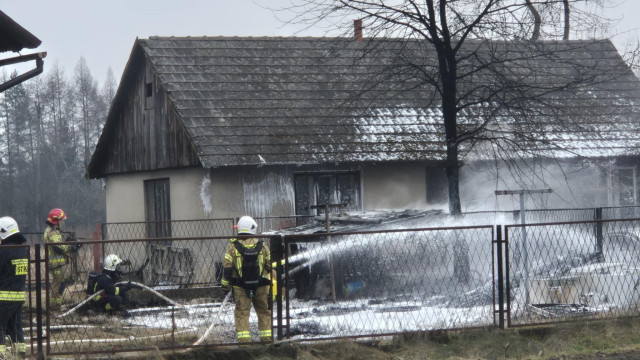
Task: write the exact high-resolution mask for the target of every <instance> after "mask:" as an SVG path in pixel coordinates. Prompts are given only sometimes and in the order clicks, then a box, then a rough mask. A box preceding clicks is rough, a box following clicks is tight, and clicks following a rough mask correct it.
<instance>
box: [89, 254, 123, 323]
mask: <svg viewBox="0 0 640 360" xmlns="http://www.w3.org/2000/svg"><path fill="white" fill-rule="evenodd" d="M122 263H123V261H122V259H121V258H120V257H119V256H118V255H116V254H110V255H107V256H106V257H105V258H104V262H103V263H102V273H101V274H100V275H98V277H97V279H96V280H95V284H94V285H93V293H96V292H100V295H98V296H96V297H95V298H93V307H94V308H97V309H99V310H105V311H113V310H118V309H120V307H121V306H122V305H124V304H126V303H127V302H128V301H129V290H131V282H129V283H127V284H120V285H117V286H116V283H117V282H118V281H120V276H121V275H122V272H121V271H120V264H122Z"/></svg>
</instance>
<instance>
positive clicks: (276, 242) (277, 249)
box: [271, 236, 284, 340]
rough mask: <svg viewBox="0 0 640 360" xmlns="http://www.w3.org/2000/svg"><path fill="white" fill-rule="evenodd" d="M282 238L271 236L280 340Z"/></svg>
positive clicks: (277, 329)
mask: <svg viewBox="0 0 640 360" xmlns="http://www.w3.org/2000/svg"><path fill="white" fill-rule="evenodd" d="M282 240H283V238H282V237H280V236H272V237H271V263H272V264H274V263H275V264H276V266H275V269H274V270H275V271H276V292H277V296H276V336H277V339H278V340H282V339H283V338H284V337H283V333H282V298H283V297H284V294H283V293H282V292H283V291H282V288H283V286H282V264H283V262H282V259H283V256H282V253H283V252H282Z"/></svg>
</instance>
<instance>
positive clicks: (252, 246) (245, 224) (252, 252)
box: [221, 216, 272, 343]
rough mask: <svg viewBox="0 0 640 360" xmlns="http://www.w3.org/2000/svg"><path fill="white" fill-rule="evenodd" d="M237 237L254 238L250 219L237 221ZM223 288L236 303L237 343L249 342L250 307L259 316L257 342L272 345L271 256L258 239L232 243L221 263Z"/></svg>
mask: <svg viewBox="0 0 640 360" xmlns="http://www.w3.org/2000/svg"><path fill="white" fill-rule="evenodd" d="M237 229H238V235H255V234H256V231H257V229H258V224H256V222H255V220H253V218H251V217H250V216H243V217H241V218H240V219H239V220H238V225H237ZM222 267H223V272H222V281H221V284H222V287H223V288H225V289H226V290H232V291H233V296H234V299H235V306H236V308H235V312H234V320H235V325H236V333H237V336H238V342H250V341H251V333H250V330H249V314H250V312H251V304H253V308H254V309H255V311H256V314H257V315H258V330H259V331H260V341H261V342H264V343H270V342H271V339H272V337H271V322H272V321H271V309H270V307H269V288H270V285H271V280H270V276H271V256H270V253H269V248H268V246H267V245H266V244H265V243H264V242H263V241H262V240H260V239H258V238H248V237H246V238H241V239H231V240H230V243H229V245H227V251H226V253H225V255H224V261H223V263H222Z"/></svg>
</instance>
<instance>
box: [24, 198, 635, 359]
mask: <svg viewBox="0 0 640 360" xmlns="http://www.w3.org/2000/svg"><path fill="white" fill-rule="evenodd" d="M633 211H635V210H631V209H624V210H622V209H611V210H609V209H607V208H604V209H602V210H600V212H598V211H596V210H594V209H591V212H590V213H589V212H588V211H587V209H580V211H564V210H562V211H557V212H555V213H556V214H558V218H562V219H565V218H571V217H575V216H585V217H588V216H591V217H588V219H589V220H590V221H580V222H555V223H537V224H533V223H532V224H527V225H524V226H522V225H518V224H515V223H516V222H517V220H516V217H515V216H514V214H513V212H509V213H508V214H509V217H510V219H512V220H513V222H512V223H510V224H509V225H507V226H504V228H503V227H495V226H494V225H481V226H461V227H437V228H436V227H434V228H425V227H421V228H410V227H411V226H415V225H418V224H424V217H422V218H421V217H416V218H413V217H409V218H406V219H404V220H405V221H404V222H395V223H393V224H387V225H385V224H372V226H371V229H374V230H372V231H358V232H353V231H351V232H346V231H345V232H331V233H316V234H299V233H298V234H296V233H290V232H289V233H287V234H286V235H284V233H281V234H279V233H278V232H275V235H274V233H272V234H270V235H268V236H267V235H262V236H260V237H261V238H262V239H263V240H264V241H265V242H266V243H268V244H270V245H271V246H272V260H273V261H274V262H275V263H276V264H282V268H281V269H279V271H280V272H281V273H280V276H278V277H277V278H278V281H279V282H280V284H279V287H278V289H280V291H279V292H278V294H277V295H278V296H276V297H275V300H276V304H275V305H274V310H273V311H274V312H273V326H274V334H278V335H281V336H283V337H289V338H293V339H301V340H310V339H330V338H341V337H371V336H380V335H390V334H397V333H402V332H407V331H422V330H433V329H451V328H464V327H476V326H487V325H489V326H491V325H494V326H495V325H496V324H497V323H500V324H502V322H501V319H502V315H504V316H505V317H506V318H507V321H508V323H509V325H510V326H519V325H525V324H534V323H545V322H555V321H566V320H570V319H576V318H579V319H585V318H586V319H588V318H596V317H597V318H600V317H607V316H620V315H622V314H625V315H627V314H637V311H638V306H637V303H638V291H640V290H638V289H637V288H638V283H639V282H640V280H639V279H640V264H638V263H639V262H640V260H639V259H640V258H639V256H638V255H640V219H637V218H636V219H616V220H597V221H593V220H592V219H593V217H595V218H599V219H606V218H607V217H608V216H613V215H620V216H623V215H626V216H631V215H632V214H634V212H633ZM587 214H590V215H587ZM439 216H440V215H429V219H430V221H434V222H440V221H441V220H440V219H446V216H444V215H443V216H440V217H439ZM478 216H479V217H478V218H476V219H474V220H473V221H474V222H475V221H481V218H482V216H484V215H478ZM548 216H549V215H544V216H543V215H540V216H538V217H537V218H538V219H545V218H548ZM528 219H529V218H528ZM531 219H533V217H532V218H531ZM271 220H273V221H275V222H273V223H272V224H276V225H277V226H278V227H279V226H280V224H282V222H281V221H282V219H278V220H276V219H271ZM290 220H291V219H285V221H290ZM294 220H296V221H297V220H298V219H294ZM260 221H262V219H260ZM265 221H266V220H265ZM296 221H293V223H297V222H296ZM305 221H306V219H305ZM528 221H529V220H528ZM531 221H533V220H531ZM234 222H235V221H234V220H233V219H221V221H220V222H209V223H208V224H207V225H204V226H203V225H198V226H200V227H192V228H190V230H186V229H187V228H186V227H182V228H181V227H179V226H174V225H172V233H171V235H172V236H171V237H154V238H144V237H143V238H132V236H133V235H136V234H144V235H149V233H148V232H144V233H143V232H138V231H140V229H143V228H144V226H142V225H140V224H136V225H135V226H133V227H128V226H129V225H118V226H114V227H109V226H107V227H104V226H103V229H106V231H105V234H106V235H105V236H104V240H100V241H82V242H78V243H77V244H79V245H81V246H80V247H78V248H77V251H75V252H72V253H71V255H70V258H69V263H68V264H67V265H66V266H67V268H68V269H69V270H68V271H69V274H68V281H66V282H65V287H66V289H65V291H64V299H63V303H62V305H61V306H57V305H56V304H54V303H52V302H51V293H52V291H55V289H52V288H51V282H50V281H46V280H47V279H49V278H50V277H51V275H52V274H51V273H50V270H51V269H48V268H47V266H46V257H47V256H48V255H49V252H48V248H49V247H50V245H47V244H45V245H43V246H42V251H40V254H39V255H40V256H41V257H42V258H43V261H42V262H41V263H40V264H39V266H38V265H37V264H33V266H32V271H31V273H30V275H29V276H30V277H29V284H30V288H29V289H30V298H29V301H30V302H29V304H31V305H30V306H29V315H28V316H25V318H27V319H26V320H25V323H24V324H23V325H24V328H25V329H27V328H29V329H30V330H29V331H30V334H31V335H32V337H33V338H39V339H41V340H44V341H45V345H46V346H45V348H46V349H47V354H52V355H56V354H59V355H63V354H85V353H96V352H98V353H100V352H114V351H137V350H148V349H154V348H158V349H180V348H188V347H191V346H192V345H193V344H194V342H196V341H197V340H199V339H200V338H201V337H202V336H203V334H204V333H205V331H206V330H207V329H212V330H213V331H211V334H210V336H208V337H207V339H206V341H203V342H202V344H234V343H235V342H236V337H235V336H236V333H235V328H234V315H233V309H234V306H233V300H230V301H229V302H227V303H225V302H224V301H223V299H224V295H225V293H224V291H222V289H221V288H220V286H219V284H220V278H221V274H222V261H223V258H224V252H225V249H226V247H227V245H228V244H229V238H230V237H231V235H232V230H229V229H232V225H233V223H234ZM441 222H442V223H446V222H445V221H444V220H443V221H441ZM198 223H200V222H198ZM194 224H195V223H194ZM213 224H222V225H220V228H219V229H220V230H219V231H223V232H226V233H225V234H224V235H220V236H211V231H209V230H210V229H211V228H212V226H213ZM267 224H268V223H267V222H264V223H263V225H262V226H263V227H262V228H263V229H269V228H270V226H268V225H267ZM385 226H393V227H394V228H395V229H394V230H388V229H385ZM124 229H127V230H126V231H125V230H124ZM174 229H175V230H174ZM178 229H180V230H178ZM201 232H202V233H204V232H209V235H207V236H195V235H199V234H201ZM114 234H115V235H114ZM177 234H188V236H187V237H183V238H180V237H178V236H177ZM502 234H504V235H505V236H504V239H503V237H502ZM34 236H35V235H34ZM38 236H39V234H38ZM111 236H115V237H116V238H125V237H126V238H127V240H122V239H113V238H111ZM34 241H35V240H34ZM38 246H40V245H38ZM273 246H275V248H276V249H274V248H273ZM503 249H504V253H502V251H503ZM111 253H114V254H118V255H119V256H120V257H121V258H123V259H124V260H125V262H124V263H123V266H122V271H123V275H122V279H121V280H122V281H129V280H131V281H132V282H134V283H138V284H141V286H140V287H138V288H134V289H133V290H131V291H130V295H131V302H130V303H128V304H127V306H126V307H125V308H124V310H121V311H119V312H116V313H106V312H104V311H102V310H101V309H96V308H95V307H94V305H95V304H93V303H91V302H89V303H87V304H84V305H82V306H79V307H78V308H77V309H76V310H72V309H73V308H74V307H76V306H77V305H78V304H80V303H81V302H83V301H84V300H85V299H86V298H87V297H88V296H89V294H88V293H87V283H88V281H89V274H90V272H91V271H97V272H99V271H100V269H101V267H102V265H101V262H102V259H104V257H105V256H106V255H108V254H111ZM503 255H504V258H503V257H502V256H503ZM34 256H35V254H34V253H33V251H32V258H34ZM502 259H504V261H505V264H504V269H503V268H502V263H501V261H502ZM281 260H282V261H281ZM38 268H42V269H45V270H46V271H44V270H43V271H41V272H40V274H41V275H42V278H43V281H42V283H41V285H42V286H43V288H42V291H41V295H42V299H43V302H42V304H41V305H38V303H37V301H35V292H36V291H37V290H36V287H37V285H38V283H37V282H36V281H35V279H34V276H35V274H36V272H37V269H38ZM503 270H504V271H503ZM502 284H505V285H506V286H505V288H504V292H501V290H500V289H501V288H502ZM89 293H90V292H89ZM501 298H505V299H506V300H505V303H506V304H501V302H500V300H499V299H501ZM279 301H282V302H283V303H280V304H279V303H278V302H279ZM503 305H504V306H503ZM496 307H499V308H500V309H501V310H500V312H498V311H496ZM278 309H280V310H282V311H278ZM70 310H72V311H71V312H70V313H68V312H69V311H70ZM503 310H504V311H505V313H504V314H503V313H502V311H503ZM38 314H46V319H45V320H46V321H45V330H44V332H43V333H40V334H37V333H35V330H34V329H33V323H34V319H33V318H34V317H37V316H38ZM250 323H251V326H252V329H251V330H252V336H253V340H254V341H257V340H258V336H257V333H258V330H257V317H256V314H255V312H253V311H252V312H251V319H250Z"/></svg>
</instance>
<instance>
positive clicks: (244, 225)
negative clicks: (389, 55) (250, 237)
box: [238, 216, 258, 234]
mask: <svg viewBox="0 0 640 360" xmlns="http://www.w3.org/2000/svg"><path fill="white" fill-rule="evenodd" d="M257 230H258V224H256V221H255V220H253V218H252V217H251V216H243V217H241V218H240V220H238V234H255V233H256V231H257Z"/></svg>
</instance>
